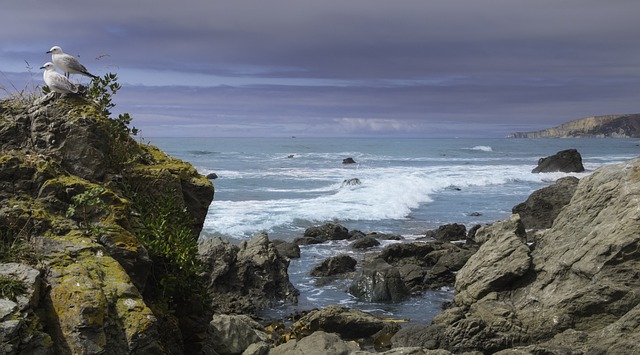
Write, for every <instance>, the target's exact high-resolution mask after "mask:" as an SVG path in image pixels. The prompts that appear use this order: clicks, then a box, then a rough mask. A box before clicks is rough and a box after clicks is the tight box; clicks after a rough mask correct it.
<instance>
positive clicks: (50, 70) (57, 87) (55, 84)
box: [40, 62, 78, 94]
mask: <svg viewBox="0 0 640 355" xmlns="http://www.w3.org/2000/svg"><path fill="white" fill-rule="evenodd" d="M40 69H44V74H43V75H42V76H43V78H44V83H45V84H47V86H48V87H49V89H51V91H53V92H58V93H62V94H75V93H77V92H78V87H77V86H75V85H74V84H73V83H72V82H70V81H69V79H67V78H66V77H65V76H64V75H62V74H60V73H58V72H57V71H56V68H55V67H54V65H53V63H51V62H46V63H45V64H44V65H43V66H42V67H40Z"/></svg>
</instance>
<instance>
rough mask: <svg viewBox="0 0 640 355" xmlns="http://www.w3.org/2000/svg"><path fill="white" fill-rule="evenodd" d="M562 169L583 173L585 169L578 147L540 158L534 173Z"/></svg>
mask: <svg viewBox="0 0 640 355" xmlns="http://www.w3.org/2000/svg"><path fill="white" fill-rule="evenodd" d="M556 171H560V172H563V173H581V172H583V171H584V166H583V165H582V156H581V155H580V153H579V152H578V151H577V150H576V149H567V150H563V151H560V152H557V153H556V154H554V155H551V156H548V157H545V158H540V160H538V166H536V167H535V168H534V169H533V170H532V171H531V172H532V173H552V172H556Z"/></svg>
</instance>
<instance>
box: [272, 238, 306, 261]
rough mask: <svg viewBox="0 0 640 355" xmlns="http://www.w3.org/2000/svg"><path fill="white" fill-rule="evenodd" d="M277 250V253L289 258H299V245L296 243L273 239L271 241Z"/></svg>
mask: <svg viewBox="0 0 640 355" xmlns="http://www.w3.org/2000/svg"><path fill="white" fill-rule="evenodd" d="M271 242H272V243H273V245H274V246H275V247H276V249H277V250H278V253H280V255H282V256H286V257H287V258H289V259H299V258H300V247H299V246H298V244H296V243H291V242H287V241H284V240H280V239H274V240H272V241H271Z"/></svg>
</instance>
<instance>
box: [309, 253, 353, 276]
mask: <svg viewBox="0 0 640 355" xmlns="http://www.w3.org/2000/svg"><path fill="white" fill-rule="evenodd" d="M357 263H358V262H357V261H356V259H354V258H352V257H350V256H349V255H347V254H340V255H337V256H333V257H330V258H328V259H325V260H324V261H322V262H321V263H320V264H318V265H316V266H314V267H313V269H311V272H310V274H311V276H333V275H339V274H344V273H347V272H351V271H354V270H355V269H356V264H357Z"/></svg>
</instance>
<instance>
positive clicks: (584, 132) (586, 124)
mask: <svg viewBox="0 0 640 355" xmlns="http://www.w3.org/2000/svg"><path fill="white" fill-rule="evenodd" d="M604 137H616V138H640V114H639V113H633V114H622V115H605V116H593V117H585V118H581V119H577V120H573V121H569V122H567V123H563V124H561V125H559V126H556V127H553V128H548V129H544V130H541V131H534V132H515V133H511V134H509V135H508V136H507V138H604Z"/></svg>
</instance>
